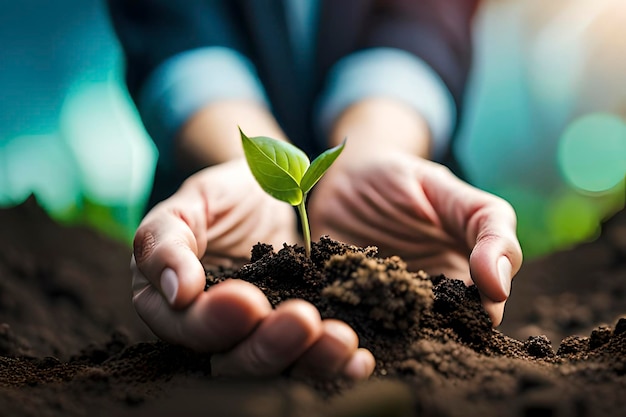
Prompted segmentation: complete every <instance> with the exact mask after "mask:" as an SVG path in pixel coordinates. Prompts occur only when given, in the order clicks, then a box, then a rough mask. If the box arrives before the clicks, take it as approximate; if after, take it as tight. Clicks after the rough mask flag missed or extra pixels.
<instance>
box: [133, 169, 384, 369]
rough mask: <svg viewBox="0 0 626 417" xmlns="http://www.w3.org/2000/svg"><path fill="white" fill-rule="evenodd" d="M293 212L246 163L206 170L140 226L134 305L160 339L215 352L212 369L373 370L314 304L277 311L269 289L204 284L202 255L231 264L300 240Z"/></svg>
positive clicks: (352, 340)
mask: <svg viewBox="0 0 626 417" xmlns="http://www.w3.org/2000/svg"><path fill="white" fill-rule="evenodd" d="M295 223H296V222H295V213H294V212H293V210H292V209H291V208H290V207H289V206H288V205H286V204H284V203H281V202H279V201H278V200H275V199H274V198H272V197H270V196H268V195H267V194H265V193H264V192H263V191H262V190H261V188H259V186H258V184H257V183H256V181H255V180H254V178H253V177H252V175H251V174H250V172H249V170H248V168H247V166H246V165H245V162H244V161H242V160H235V161H233V162H229V163H224V164H220V165H217V166H215V167H212V168H207V169H205V170H203V171H201V172H199V173H198V174H195V175H194V176H193V177H191V178H190V179H189V180H188V181H187V182H186V183H185V184H184V185H183V187H181V189H180V190H179V191H178V192H177V193H176V194H174V196H172V197H171V198H169V199H167V200H166V201H164V202H163V203H161V204H159V205H158V206H156V207H155V208H154V209H153V210H152V211H151V212H150V213H148V215H147V216H146V217H145V219H144V221H143V222H142V224H141V225H140V227H139V229H138V231H137V234H136V238H135V244H134V246H135V250H134V256H133V259H132V262H131V269H132V272H133V303H134V305H135V308H136V309H137V312H138V313H139V315H140V316H141V317H142V319H143V320H144V321H145V322H146V324H147V325H148V326H149V327H150V328H151V329H152V331H153V332H154V333H155V334H156V335H157V336H159V337H160V338H161V339H163V340H165V341H168V342H170V343H174V344H179V345H183V346H186V347H190V348H192V349H194V350H196V351H199V352H209V353H220V354H219V355H215V356H214V357H213V360H212V362H213V366H212V370H213V373H214V374H219V375H234V374H249V375H276V374H279V373H281V372H283V371H284V370H285V369H286V368H288V367H293V368H294V370H296V371H297V370H298V369H302V370H305V369H314V370H315V371H316V372H318V373H322V374H325V373H328V374H336V373H339V374H345V375H346V376H349V377H351V378H355V379H360V378H365V377H367V376H369V374H371V372H372V371H373V368H374V359H373V357H372V355H371V353H369V352H368V351H366V350H364V349H358V337H357V335H356V333H355V332H354V331H353V330H352V329H350V328H349V327H348V326H347V325H346V324H344V323H343V322H339V321H336V320H324V321H322V319H321V318H320V314H319V313H318V311H317V310H316V308H315V307H313V306H312V305H311V304H310V303H308V302H306V301H303V300H293V301H290V302H285V303H283V304H281V305H279V306H278V307H277V308H276V309H275V310H274V309H272V306H271V305H270V303H269V302H268V300H267V299H266V297H265V296H264V295H263V293H262V292H261V290H259V289H258V288H257V287H255V286H254V285H252V284H249V283H246V282H243V281H240V280H228V281H226V282H224V283H222V284H220V285H217V286H215V287H213V288H211V289H210V290H209V291H206V292H204V291H203V290H204V286H205V272H204V269H203V268H202V264H201V263H200V258H204V259H205V261H208V262H209V263H211V264H213V265H216V264H222V265H224V264H226V265H228V264H230V263H233V262H235V263H236V262H237V261H238V260H239V261H241V260H243V259H247V258H249V253H250V249H251V248H252V246H253V245H254V244H255V243H257V242H259V241H263V242H268V243H272V244H274V245H276V246H277V247H278V246H280V245H282V243H283V242H297V241H298V235H297V229H296V224H295Z"/></svg>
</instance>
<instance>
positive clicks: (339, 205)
mask: <svg viewBox="0 0 626 417" xmlns="http://www.w3.org/2000/svg"><path fill="white" fill-rule="evenodd" d="M309 216H310V219H311V226H312V231H313V233H312V237H313V238H316V237H318V236H320V235H324V234H328V235H330V236H331V237H333V238H335V239H337V240H341V241H344V242H347V243H352V244H356V245H360V246H367V245H375V246H377V247H378V248H379V251H380V253H381V255H383V256H390V255H399V256H400V257H402V258H403V259H404V260H405V261H406V262H407V264H408V266H409V267H410V268H413V269H423V270H424V271H426V272H428V273H430V274H441V273H443V274H445V275H446V276H448V277H451V278H458V279H462V280H463V281H465V283H466V284H468V285H471V284H476V286H477V287H478V289H479V291H480V294H481V299H482V302H483V305H484V307H485V310H486V311H487V313H488V314H489V316H490V318H491V320H492V322H493V324H494V326H498V325H499V324H500V323H501V321H502V316H503V314H504V305H505V302H506V300H507V298H508V296H509V293H510V289H511V281H512V278H513V276H514V275H515V273H517V271H518V270H519V268H520V266H521V263H522V251H521V248H520V245H519V242H518V240H517V237H516V216H515V212H514V211H513V209H512V207H511V206H510V205H509V204H508V203H507V202H505V201H504V200H502V199H500V198H498V197H496V196H494V195H491V194H489V193H487V192H484V191H482V190H479V189H477V188H475V187H472V186H470V185H469V184H467V183H465V182H463V181H461V180H460V179H459V178H457V177H456V176H454V175H453V174H452V173H451V172H450V171H449V170H448V169H447V168H445V167H444V166H442V165H439V164H437V163H434V162H430V161H427V160H424V159H421V158H419V157H416V156H412V155H408V154H406V153H401V152H397V153H387V154H384V153H381V154H380V155H378V156H376V157H370V158H369V159H367V160H365V161H358V160H355V159H351V160H341V158H340V159H339V160H337V163H336V164H335V165H334V166H333V167H332V168H331V169H330V170H329V172H328V173H327V175H326V176H325V177H324V178H323V179H322V180H321V181H320V183H319V184H318V185H317V186H316V189H315V190H314V192H313V194H312V195H311V198H310V201H309Z"/></svg>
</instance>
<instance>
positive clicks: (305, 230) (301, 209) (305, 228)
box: [298, 195, 311, 258]
mask: <svg viewBox="0 0 626 417" xmlns="http://www.w3.org/2000/svg"><path fill="white" fill-rule="evenodd" d="M305 201H306V195H304V196H303V197H302V201H301V202H300V204H298V213H299V214H300V223H302V236H303V237H304V251H305V253H306V257H307V258H310V257H311V230H310V229H309V218H308V217H307V215H306V207H305V206H304V202H305Z"/></svg>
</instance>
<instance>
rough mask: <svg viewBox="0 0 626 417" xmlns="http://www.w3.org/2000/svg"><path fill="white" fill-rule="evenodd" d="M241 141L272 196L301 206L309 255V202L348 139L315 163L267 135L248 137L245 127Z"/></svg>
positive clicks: (291, 147) (321, 155)
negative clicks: (312, 190)
mask: <svg viewBox="0 0 626 417" xmlns="http://www.w3.org/2000/svg"><path fill="white" fill-rule="evenodd" d="M239 133H240V134H241V141H242V143H243V151H244V154H245V156H246V161H248V165H249V166H250V171H252V175H254V178H256V180H257V182H258V183H259V185H260V186H261V188H263V190H264V191H265V192H266V193H268V194H269V195H271V196H272V197H274V198H276V199H278V200H280V201H284V202H286V203H289V204H291V205H292V206H295V207H298V214H299V215H300V222H301V223H302V236H303V237H304V248H305V251H306V256H308V257H310V256H311V230H310V229H309V219H308V217H307V213H306V207H305V201H306V197H307V195H308V193H309V191H311V188H313V186H314V185H315V184H316V183H317V182H318V181H319V180H320V178H322V176H323V175H324V173H325V172H326V171H327V170H328V168H329V167H330V166H331V165H332V163H333V162H334V161H335V159H337V157H338V156H339V154H340V153H341V151H343V148H344V146H345V144H346V141H345V139H344V141H343V142H342V143H341V144H340V145H338V146H335V147H334V148H331V149H328V150H327V151H325V152H323V153H322V154H320V155H319V156H318V157H317V158H315V159H314V160H313V162H311V161H309V158H308V157H307V156H306V154H305V153H304V152H303V151H302V150H300V149H298V148H297V147H296V146H294V145H292V144H290V143H287V142H282V141H280V140H277V139H272V138H268V137H266V136H256V137H253V138H249V137H247V136H246V135H245V134H244V133H243V132H242V131H241V129H239Z"/></svg>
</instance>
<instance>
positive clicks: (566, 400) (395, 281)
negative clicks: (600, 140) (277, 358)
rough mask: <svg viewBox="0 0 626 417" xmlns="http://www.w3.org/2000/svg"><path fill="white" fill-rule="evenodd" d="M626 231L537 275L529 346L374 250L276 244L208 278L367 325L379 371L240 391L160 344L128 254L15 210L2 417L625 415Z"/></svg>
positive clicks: (6, 213)
mask: <svg viewBox="0 0 626 417" xmlns="http://www.w3.org/2000/svg"><path fill="white" fill-rule="evenodd" d="M625 228H626V216H625V213H624V212H621V213H620V214H619V215H617V216H615V217H614V218H613V219H612V220H611V221H610V222H609V223H607V224H606V225H605V228H604V230H603V233H602V236H601V238H600V239H598V240H597V241H596V242H594V243H591V244H586V245H582V246H580V247H579V248H576V249H573V250H571V251H568V252H564V253H560V254H556V255H554V256H552V257H548V258H546V259H543V260H541V261H537V262H534V263H529V265H527V266H525V267H524V269H523V270H522V272H521V273H520V275H519V277H518V278H517V279H516V282H515V285H514V289H513V293H512V297H511V301H510V303H509V306H508V307H507V313H506V317H505V326H504V328H505V329H506V331H507V334H511V335H514V336H515V335H519V334H524V333H525V332H526V333H529V332H530V331H531V330H533V329H535V330H543V329H545V331H540V332H537V333H529V334H528V335H526V336H524V337H523V338H519V337H518V338H512V337H509V336H506V335H505V334H504V333H501V332H500V331H497V330H493V329H492V328H491V323H490V321H489V318H488V316H487V315H486V313H485V312H484V311H483V310H482V307H481V305H480V301H479V297H478V294H477V291H476V290H475V289H474V288H473V287H470V288H466V287H465V286H464V285H463V284H462V283H461V282H460V281H456V280H451V279H448V278H446V277H444V276H437V277H429V276H427V275H426V274H424V273H422V272H412V271H407V270H406V267H405V264H404V263H403V262H402V260H400V259H398V258H388V259H380V258H377V256H376V249H375V248H356V247H352V246H347V245H344V244H341V243H338V242H335V241H332V240H330V239H328V238H323V239H321V240H320V241H319V242H318V243H316V244H315V245H314V248H313V252H312V256H311V259H307V258H306V257H305V256H304V251H303V249H302V248H300V247H296V246H284V247H283V248H281V249H280V250H278V251H274V250H273V249H272V248H271V247H269V246H267V245H262V244H259V245H257V246H255V248H254V249H253V251H252V259H251V262H250V263H248V264H246V265H244V266H242V267H241V268H240V269H238V270H230V271H229V270H208V271H207V286H210V285H211V284H213V283H215V282H219V281H220V280H223V279H226V278H228V277H236V278H241V279H246V280H249V281H251V282H254V283H255V284H256V285H258V286H259V287H260V288H261V289H262V290H263V291H264V292H265V293H266V294H267V296H268V298H269V299H270V301H271V302H272V303H274V304H277V303H279V302H281V301H283V300H285V299H289V298H295V297H298V298H300V297H302V298H306V299H308V300H310V301H311V302H313V303H314V304H316V305H317V306H318V307H319V309H320V311H321V312H322V315H323V316H325V317H335V318H339V319H342V320H344V321H346V322H348V323H349V324H350V325H352V326H353V327H354V328H355V329H356V330H357V332H358V333H359V336H360V339H361V344H362V345H363V346H364V347H367V348H368V349H370V350H372V352H373V353H374V354H375V356H376V358H377V360H378V362H377V368H376V371H375V376H374V377H373V378H372V379H371V380H370V381H367V382H364V383H360V384H356V385H352V384H350V383H348V382H346V381H339V380H338V381H324V382H323V383H320V382H318V381H308V380H301V379H294V378H290V377H289V376H282V377H279V378H273V379H270V380H262V381H261V380H246V379H235V380H234V379H221V378H220V379H218V378H211V377H210V376H209V375H210V358H209V357H208V356H207V355H198V354H195V353H192V352H190V351H188V350H186V349H184V348H180V347H176V346H171V345H168V344H165V343H162V342H159V341H156V340H153V339H152V338H151V337H150V336H149V335H148V334H147V333H146V331H145V328H144V327H143V325H142V324H141V323H139V320H138V319H137V318H136V316H135V314H134V312H133V311H132V307H131V306H130V299H129V288H128V287H129V272H128V258H129V249H128V248H125V247H123V246H121V245H118V244H115V243H113V242H111V241H109V240H107V239H104V238H102V237H99V236H98V235H96V234H95V233H94V232H92V231H90V230H86V229H80V228H69V227H62V226H59V225H57V224H55V223H54V222H52V221H51V220H49V219H48V218H47V217H46V216H45V214H44V213H43V212H42V211H41V210H40V209H39V208H38V207H37V205H36V203H35V202H34V201H29V202H28V203H26V204H25V205H22V206H20V207H16V208H13V209H9V210H0V230H2V235H1V236H0V415H3V416H5V415H7V416H13V415H15V416H61V415H62V416H79V415H88V414H90V415H107V416H109V415H151V416H155V415H156V416H161V415H211V416H219V415H229V416H283V415H284V416H300V415H302V416H412V415H415V416H417V415H419V416H478V415H480V416H581V417H582V416H596V415H603V416H621V415H623V413H624V410H626V398H624V396H623V393H624V392H626V318H621V319H620V318H619V315H620V313H624V312H626V307H625V306H624V304H623V303H624V299H625V298H626V295H625V294H626V292H625V290H626V256H625V255H626V250H625V249H626V248H625V246H626V245H624V238H623V237H624V236H626V229H625ZM587 265H589V266H588V267H587ZM590 281H592V282H590ZM567 294H569V295H567ZM564 299H567V300H569V302H567V303H565V302H563V300H564ZM597 299H600V300H604V302H600V301H597ZM607 300H609V301H607ZM559 307H561V308H562V309H564V310H567V311H561V309H560V308H559ZM600 307H601V308H600ZM577 308H578V309H587V312H586V313H581V312H574V310H575V309H577ZM564 317H565V318H564ZM572 317H574V319H572ZM581 317H582V318H583V319H581ZM579 331H584V332H585V333H583V336H576V335H575V334H577V333H578V332H579ZM544 334H548V336H549V337H552V338H554V336H555V335H563V338H564V339H563V340H562V341H560V343H558V342H559V340H560V339H559V340H557V343H555V345H554V346H553V345H552V344H551V342H550V340H549V339H548V337H546V336H545V335H544Z"/></svg>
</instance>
